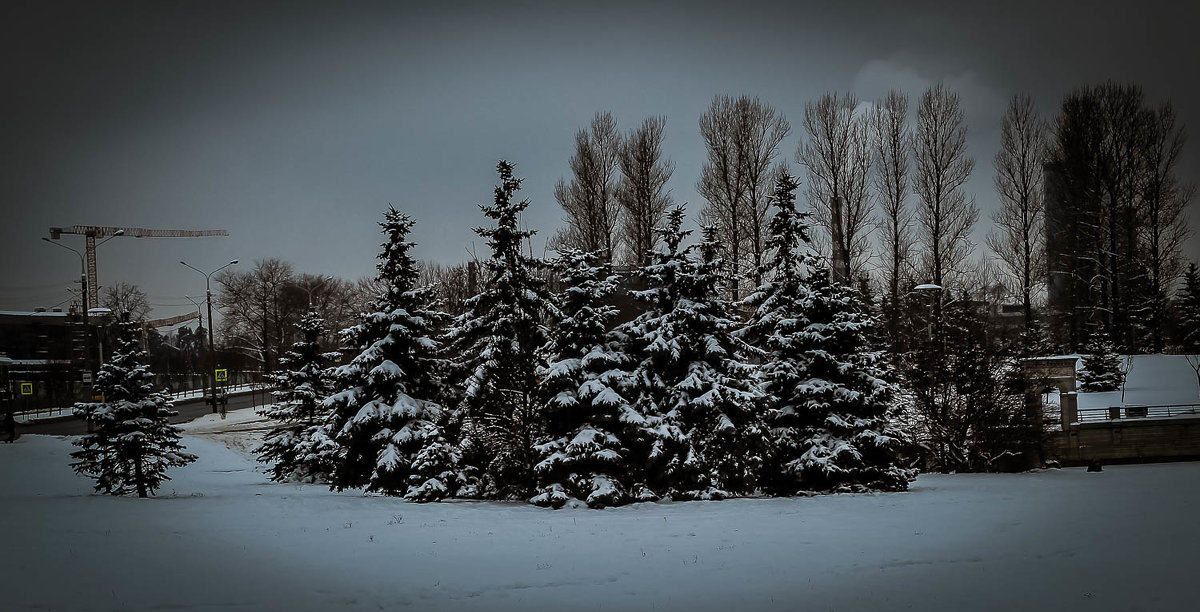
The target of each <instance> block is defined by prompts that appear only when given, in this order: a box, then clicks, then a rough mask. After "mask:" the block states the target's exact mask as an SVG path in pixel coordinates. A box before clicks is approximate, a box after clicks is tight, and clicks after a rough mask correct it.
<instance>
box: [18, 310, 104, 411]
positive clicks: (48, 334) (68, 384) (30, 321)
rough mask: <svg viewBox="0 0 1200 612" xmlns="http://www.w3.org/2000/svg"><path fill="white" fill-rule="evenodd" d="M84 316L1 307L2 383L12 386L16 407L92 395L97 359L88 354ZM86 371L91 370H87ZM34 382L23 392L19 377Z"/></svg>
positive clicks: (56, 404) (54, 403) (68, 402)
mask: <svg viewBox="0 0 1200 612" xmlns="http://www.w3.org/2000/svg"><path fill="white" fill-rule="evenodd" d="M89 328H90V326H87V327H85V326H84V324H83V317H82V316H80V315H79V314H77V313H75V312H63V311H62V310H60V309H54V310H50V311H47V310H45V309H38V310H34V311H32V312H26V311H7V310H6V311H0V369H3V380H0V383H2V384H5V386H6V387H7V388H8V389H9V391H10V397H11V398H12V402H13V404H14V406H15V407H16V409H18V410H27V409H34V408H40V407H45V406H54V407H59V406H69V405H71V404H72V403H74V402H76V401H79V400H83V399H87V398H89V397H90V395H91V394H90V389H91V386H90V381H87V382H85V380H84V379H85V378H90V375H91V373H92V372H93V367H92V366H93V363H94V361H95V360H94V359H90V355H88V337H89V335H92V336H93V337H94V331H93V330H91V329H89ZM85 372H86V373H87V374H86V375H85ZM22 382H24V383H32V387H31V389H32V394H31V395H23V394H21V392H20V383H22Z"/></svg>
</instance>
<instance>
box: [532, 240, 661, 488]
mask: <svg viewBox="0 0 1200 612" xmlns="http://www.w3.org/2000/svg"><path fill="white" fill-rule="evenodd" d="M555 267H556V269H557V271H558V273H559V275H560V279H561V281H562V283H563V284H564V285H565V289H563V291H562V292H561V293H560V294H559V295H558V296H557V299H556V300H555V302H556V303H557V305H558V308H559V311H560V315H561V317H560V319H559V320H558V322H557V325H556V326H555V327H554V328H553V330H552V334H551V339H550V342H549V344H548V345H547V346H546V349H545V353H546V355H547V357H548V365H547V366H546V367H545V368H544V369H543V371H542V373H541V375H540V378H541V381H542V382H541V385H542V395H543V397H545V398H546V399H545V409H544V410H545V414H544V419H545V439H544V441H543V442H542V443H541V444H539V445H538V447H537V450H538V458H539V461H538V464H537V466H536V467H535V470H536V471H537V474H538V482H539V490H540V493H539V494H538V495H536V496H535V497H534V498H533V499H532V502H533V503H535V504H537V505H540V506H553V507H556V508H557V507H561V506H562V505H563V504H564V503H566V501H567V499H568V498H569V497H576V498H578V499H583V500H585V501H586V502H587V505H588V506H590V507H592V508H602V507H604V506H611V505H616V504H620V503H623V502H624V501H626V500H627V499H628V495H629V493H628V489H627V485H628V483H627V482H626V478H625V477H626V475H627V473H628V469H629V463H630V461H631V459H632V457H631V456H630V452H631V451H630V448H629V446H630V445H629V444H628V443H627V442H625V439H626V438H627V437H628V436H627V434H626V430H627V429H628V427H629V423H627V422H626V420H628V419H629V418H630V417H631V416H632V420H633V421H634V422H637V421H638V420H639V419H640V417H639V416H637V415H633V414H632V413H631V412H630V411H631V409H632V407H631V406H630V404H629V402H628V401H627V400H626V399H625V397H624V396H623V395H622V394H621V391H620V389H621V388H622V386H623V385H625V384H626V381H627V379H628V373H627V372H626V371H625V368H626V366H627V365H628V362H629V357H628V356H627V355H626V354H625V353H624V351H623V347H622V343H621V342H620V339H619V338H618V337H617V335H616V334H615V333H613V332H612V331H610V324H611V323H612V320H613V318H614V317H615V316H616V314H617V309H616V308H615V307H614V306H612V304H611V298H612V296H613V294H614V293H615V292H616V290H617V278H616V277H615V276H612V267H611V266H610V265H609V264H607V263H604V261H603V259H602V257H601V255H600V254H598V253H584V252H582V251H579V250H568V251H565V252H563V253H562V254H561V255H560V257H559V258H558V260H557V262H555Z"/></svg>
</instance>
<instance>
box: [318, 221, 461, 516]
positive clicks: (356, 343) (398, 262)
mask: <svg viewBox="0 0 1200 612" xmlns="http://www.w3.org/2000/svg"><path fill="white" fill-rule="evenodd" d="M379 225H380V226H381V227H382V228H383V234H384V235H386V236H387V241H386V242H384V243H383V245H382V247H383V251H382V252H381V253H380V255H379V263H378V265H377V266H376V267H377V269H378V270H379V273H378V275H377V276H376V278H377V280H378V282H379V286H380V287H382V292H381V294H380V295H378V296H376V298H375V300H374V302H373V307H374V309H375V312H371V313H367V314H365V315H363V319H362V322H361V323H359V324H358V325H355V326H354V327H351V328H349V329H346V330H344V331H343V332H342V335H343V338H344V343H345V344H346V345H348V346H353V347H356V348H357V349H358V350H359V351H360V352H359V354H358V355H357V356H356V357H354V359H352V360H351V361H350V363H348V364H346V365H343V366H339V367H336V368H334V369H333V379H334V388H335V389H336V391H335V392H334V393H332V394H331V395H330V396H329V397H327V398H326V399H325V401H324V402H323V407H324V409H325V410H326V411H328V415H327V417H326V420H325V424H324V431H326V432H328V436H329V438H330V439H331V440H332V441H333V442H334V444H335V445H336V452H334V453H332V456H329V457H328V460H331V461H332V462H333V463H334V468H333V470H332V474H331V479H330V480H331V485H332V487H333V488H335V489H337V490H343V489H347V488H357V487H363V488H365V489H366V490H367V491H371V492H378V493H383V494H386V495H403V496H405V497H407V498H409V499H412V500H415V501H435V500H438V499H442V498H444V497H447V496H452V495H454V494H455V493H456V491H457V489H458V487H459V486H460V485H461V484H462V482H461V480H462V478H461V473H460V471H459V467H458V458H459V456H460V453H459V450H458V448H457V447H456V446H455V444H454V441H453V440H451V439H448V436H447V435H446V433H445V431H444V429H443V425H444V424H445V423H446V419H447V417H448V415H446V414H445V411H444V410H443V408H442V407H441V406H440V405H439V404H438V403H437V399H438V398H439V397H441V395H442V392H441V387H442V369H443V363H442V360H441V358H440V357H438V355H437V350H438V344H437V342H436V341H435V340H434V339H433V338H432V337H431V336H432V335H433V328H434V325H435V324H436V322H437V321H439V320H440V319H441V318H442V317H443V315H442V314H441V313H440V312H437V311H435V310H433V308H432V306H431V302H430V296H431V295H432V292H431V290H430V288H421V287H418V286H417V282H418V268H417V262H416V260H414V259H413V257H412V255H411V254H410V253H409V251H410V250H411V249H412V247H413V246H415V244H414V243H412V242H409V241H408V240H407V238H408V235H409V232H411V231H412V227H413V221H412V219H410V218H409V217H408V216H407V215H404V214H401V213H400V212H398V211H396V209H394V208H389V209H388V211H387V212H385V213H384V220H383V222H382V223H380V224H379ZM323 460H324V459H323Z"/></svg>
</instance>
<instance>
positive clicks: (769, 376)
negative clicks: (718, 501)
mask: <svg viewBox="0 0 1200 612" xmlns="http://www.w3.org/2000/svg"><path fill="white" fill-rule="evenodd" d="M797 184H798V183H797V182H796V180H795V179H794V178H792V177H791V176H790V175H788V174H787V173H786V172H785V173H784V174H783V175H781V176H780V177H779V179H778V181H777V182H776V187H775V192H774V194H773V198H772V200H773V204H774V206H775V209H776V212H775V215H774V217H773V218H772V219H771V221H770V225H769V235H770V237H769V239H768V248H769V252H770V253H771V254H772V257H771V259H770V260H768V262H766V264H765V265H764V267H763V270H762V274H763V278H765V279H767V280H766V282H764V283H763V284H762V285H761V286H759V287H758V288H757V289H756V290H755V291H754V293H752V294H751V295H750V296H748V297H747V298H746V300H745V303H746V305H748V306H750V307H751V308H753V309H754V310H753V313H752V314H751V316H750V318H749V321H748V324H747V326H746V328H745V331H744V332H743V333H744V334H745V336H746V337H747V339H750V340H752V341H754V342H755V343H756V344H757V345H758V347H759V349H760V350H762V351H763V352H764V355H763V363H762V365H761V366H760V370H759V377H760V380H761V383H762V387H763V391H764V393H765V395H766V403H767V406H768V409H767V411H766V420H767V423H768V426H769V428H770V432H771V441H772V443H773V444H772V446H773V449H774V453H773V456H772V457H771V460H770V462H769V465H768V468H767V470H766V472H767V474H769V476H770V478H769V479H768V483H767V484H768V486H770V487H771V488H772V489H773V490H775V491H777V492H780V493H784V494H791V493H795V492H797V491H820V492H829V491H861V490H886V491H895V490H904V489H906V488H907V487H908V482H909V480H911V479H912V476H913V474H912V473H911V471H910V470H908V469H906V468H904V467H903V466H902V464H901V460H900V457H899V455H900V453H901V451H903V450H904V447H905V446H906V442H905V437H904V435H903V434H902V433H901V432H900V431H899V430H898V429H897V428H896V427H894V426H892V425H891V424H890V422H889V417H890V416H892V415H891V414H890V409H891V407H892V400H893V397H894V394H895V392H896V388H895V385H894V384H892V383H891V382H889V381H888V380H886V378H887V377H886V372H885V370H886V367H885V365H884V356H883V354H882V352H880V351H874V350H871V349H870V346H869V344H870V343H869V337H870V336H872V328H873V327H874V326H875V320H874V318H873V317H872V316H871V315H870V314H869V313H868V312H867V308H866V305H865V304H863V303H861V300H860V299H859V298H858V294H857V292H856V291H854V290H853V289H851V288H849V287H845V286H841V285H837V284H833V283H831V282H830V280H829V268H828V266H827V265H826V264H825V262H824V260H823V259H822V258H821V257H820V256H818V255H817V253H816V252H815V250H814V249H813V246H812V243H811V241H810V239H809V235H808V231H809V225H808V215H807V213H800V212H798V211H797V210H796V204H795V196H794V195H793V191H794V190H795V189H796V186H797Z"/></svg>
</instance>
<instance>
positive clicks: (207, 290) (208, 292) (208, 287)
mask: <svg viewBox="0 0 1200 612" xmlns="http://www.w3.org/2000/svg"><path fill="white" fill-rule="evenodd" d="M237 262H238V260H236V259H235V260H233V261H231V262H229V263H227V264H225V265H223V266H221V267H220V268H217V269H216V270H213V271H212V272H203V271H201V270H200V269H199V268H196V267H193V266H190V265H188V263H187V262H186V261H181V262H179V263H181V264H183V265H184V266H187V267H188V268H191V269H193V270H195V271H197V272H200V274H202V275H203V276H204V296H205V301H207V302H208V376H209V380H210V381H212V385H211V386H210V387H209V388H210V389H211V390H212V398H211V401H212V407H213V413H216V412H217V373H216V369H217V350H216V347H215V346H213V329H212V328H213V318H212V284H211V280H212V275H214V274H216V273H217V272H220V271H221V270H224V269H225V268H228V267H229V266H233V265H237Z"/></svg>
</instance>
